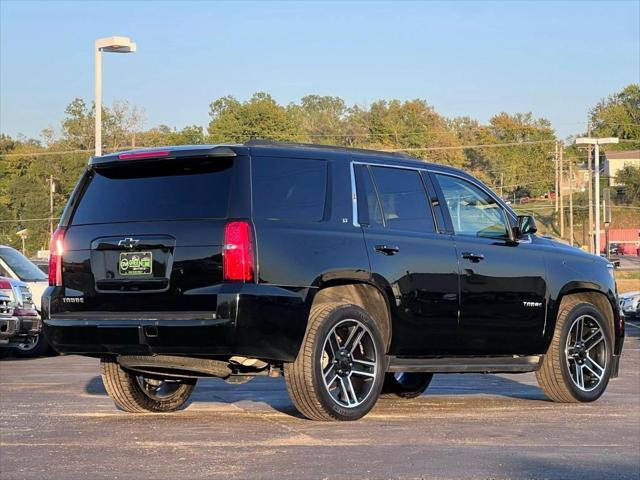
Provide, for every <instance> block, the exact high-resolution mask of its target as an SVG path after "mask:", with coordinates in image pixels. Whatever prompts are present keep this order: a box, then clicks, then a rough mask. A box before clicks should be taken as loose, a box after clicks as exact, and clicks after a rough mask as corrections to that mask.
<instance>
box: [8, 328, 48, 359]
mask: <svg viewBox="0 0 640 480" xmlns="http://www.w3.org/2000/svg"><path fill="white" fill-rule="evenodd" d="M48 350H49V344H48V343H47V340H46V338H44V335H42V334H38V335H34V336H32V337H28V338H26V339H25V340H24V341H23V342H21V343H18V344H17V345H15V346H14V347H13V355H14V356H16V357H22V358H34V357H40V356H42V355H44V354H46V353H47V351H48Z"/></svg>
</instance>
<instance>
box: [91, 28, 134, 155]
mask: <svg viewBox="0 0 640 480" xmlns="http://www.w3.org/2000/svg"><path fill="white" fill-rule="evenodd" d="M136 49H137V46H136V44H135V43H133V42H132V41H131V39H130V38H128V37H107V38H99V39H98V40H96V45H95V52H94V53H95V71H94V74H95V109H96V111H95V155H96V157H98V156H100V155H102V52H109V53H133V52H135V51H136Z"/></svg>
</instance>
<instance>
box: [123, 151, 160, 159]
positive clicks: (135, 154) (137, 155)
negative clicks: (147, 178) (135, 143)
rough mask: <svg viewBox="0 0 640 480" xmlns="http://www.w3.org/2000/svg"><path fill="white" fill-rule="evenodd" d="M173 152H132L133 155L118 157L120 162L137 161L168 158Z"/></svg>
mask: <svg viewBox="0 0 640 480" xmlns="http://www.w3.org/2000/svg"><path fill="white" fill-rule="evenodd" d="M170 153H171V152H170V151H169V150H153V151H150V152H132V153H121V154H120V155H118V158H119V159H120V160H135V159H138V158H156V157H166V156H168V155H169V154H170Z"/></svg>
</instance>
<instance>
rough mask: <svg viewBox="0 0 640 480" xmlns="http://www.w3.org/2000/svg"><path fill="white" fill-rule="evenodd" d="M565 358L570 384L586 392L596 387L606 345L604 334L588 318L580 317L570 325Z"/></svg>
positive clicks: (604, 363)
mask: <svg viewBox="0 0 640 480" xmlns="http://www.w3.org/2000/svg"><path fill="white" fill-rule="evenodd" d="M565 358H566V362H567V368H568V369H569V375H570V376H571V380H572V381H573V383H574V384H575V385H576V386H577V387H578V388H579V389H580V390H582V391H585V392H590V391H592V390H594V389H596V388H597V387H598V385H600V382H601V381H602V380H603V379H604V378H605V371H606V369H607V342H606V341H605V335H604V330H603V329H602V327H601V326H600V324H599V323H598V321H597V320H596V319H595V318H594V317H592V316H590V315H582V316H580V317H578V318H576V319H575V320H574V321H573V323H572V324H571V328H570V329H569V334H568V335H567V341H566V344H565Z"/></svg>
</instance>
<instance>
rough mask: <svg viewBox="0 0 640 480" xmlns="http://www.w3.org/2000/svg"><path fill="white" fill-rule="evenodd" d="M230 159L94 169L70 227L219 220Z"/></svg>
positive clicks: (225, 204)
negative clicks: (134, 222) (119, 223)
mask: <svg viewBox="0 0 640 480" xmlns="http://www.w3.org/2000/svg"><path fill="white" fill-rule="evenodd" d="M232 166H233V159H230V158H229V159H228V158H217V159H211V160H208V159H207V160H205V159H190V160H187V159H181V160H175V161H174V160H165V161H162V162H142V163H141V164H140V165H126V166H117V167H109V168H99V169H96V170H95V173H94V176H93V179H92V180H91V182H90V183H89V185H88V187H87V189H86V191H85V192H84V194H83V196H82V198H81V199H80V203H79V205H78V208H77V209H76V211H75V213H74V215H73V225H82V224H91V223H112V222H131V221H144V220H148V221H157V220H185V219H202V218H224V217H226V215H227V207H228V202H229V184H230V183H231V170H232Z"/></svg>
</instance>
